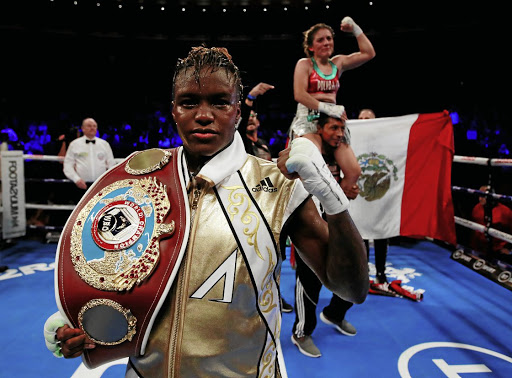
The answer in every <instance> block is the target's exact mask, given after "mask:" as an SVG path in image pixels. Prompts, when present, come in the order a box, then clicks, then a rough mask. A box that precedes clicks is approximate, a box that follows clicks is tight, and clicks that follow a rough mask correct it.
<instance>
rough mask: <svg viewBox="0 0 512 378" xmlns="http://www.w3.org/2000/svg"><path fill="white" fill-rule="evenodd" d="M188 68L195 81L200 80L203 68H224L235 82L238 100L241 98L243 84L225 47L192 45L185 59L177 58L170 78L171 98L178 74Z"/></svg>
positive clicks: (214, 69)
mask: <svg viewBox="0 0 512 378" xmlns="http://www.w3.org/2000/svg"><path fill="white" fill-rule="evenodd" d="M189 68H190V69H193V70H194V72H193V73H194V77H195V79H196V82H197V83H199V81H200V76H201V71H202V70H203V69H204V68H209V69H210V70H211V71H210V72H211V73H213V72H215V71H217V70H220V69H224V70H225V71H226V75H227V76H228V78H230V79H232V80H234V82H235V86H236V88H237V92H238V93H237V97H238V101H241V100H242V94H243V86H242V78H241V75H240V70H239V69H238V67H237V66H236V65H235V64H234V63H233V60H232V59H231V55H230V54H229V52H228V50H227V49H226V48H225V47H205V46H198V47H192V49H191V50H190V52H189V53H188V56H187V57H186V58H185V59H178V62H177V63H176V68H175V70H174V77H173V80H172V98H174V93H175V86H176V79H177V77H178V75H179V74H180V73H182V72H187V70H188V69H189Z"/></svg>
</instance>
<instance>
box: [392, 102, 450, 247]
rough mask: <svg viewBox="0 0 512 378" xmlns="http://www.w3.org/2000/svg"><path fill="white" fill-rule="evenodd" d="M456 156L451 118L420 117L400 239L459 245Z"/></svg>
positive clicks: (413, 130)
mask: <svg viewBox="0 0 512 378" xmlns="http://www.w3.org/2000/svg"><path fill="white" fill-rule="evenodd" d="M453 155H454V141H453V125H452V121H451V117H450V114H449V113H448V112H447V111H445V112H441V113H431V114H420V115H419V117H418V119H417V120H416V122H414V124H413V125H412V127H411V131H410V135H409V145H408V148H407V161H406V167H405V181H404V192H403V197H402V208H401V211H402V212H401V223H400V235H402V236H410V237H427V236H428V237H431V238H433V239H436V240H442V241H445V242H447V243H450V244H452V245H455V244H456V236H455V220H454V211H453V201H452V190H451V172H452V161H453Z"/></svg>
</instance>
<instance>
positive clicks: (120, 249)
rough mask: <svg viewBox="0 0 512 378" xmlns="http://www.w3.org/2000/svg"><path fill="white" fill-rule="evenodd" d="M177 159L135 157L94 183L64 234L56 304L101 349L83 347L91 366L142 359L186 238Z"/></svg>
mask: <svg viewBox="0 0 512 378" xmlns="http://www.w3.org/2000/svg"><path fill="white" fill-rule="evenodd" d="M177 157H178V149H171V150H161V149H150V150H146V151H142V152H138V153H134V154H133V155H131V156H130V157H129V158H128V159H126V160H125V161H124V162H122V163H120V164H118V165H117V166H115V167H114V168H112V169H111V170H109V171H108V172H106V173H105V174H104V175H103V176H102V177H100V179H98V180H97V181H96V182H95V183H94V185H93V186H92V187H91V188H90V189H89V190H88V191H87V193H86V194H85V195H84V197H83V198H82V199H81V200H80V202H79V204H78V206H77V207H76V208H75V209H74V210H73V212H72V214H71V216H70V218H69V219H68V221H67V222H66V226H65V227H64V230H63V231H62V234H61V238H60V241H59V245H58V247H57V250H58V251H57V268H56V269H57V272H56V282H57V288H56V291H57V293H56V294H58V298H57V300H58V301H60V308H61V309H62V310H63V311H64V312H65V314H66V316H67V317H68V319H69V320H70V321H71V322H72V324H73V326H74V327H75V328H77V327H79V328H81V329H82V330H83V331H84V332H85V333H86V334H87V336H88V337H89V338H91V339H92V340H93V341H94V342H95V343H96V344H97V345H96V348H94V349H91V350H84V354H83V360H84V363H85V364H86V366H87V367H89V368H94V367H97V366H99V365H101V364H104V363H106V362H109V361H113V360H117V359H119V358H123V357H127V356H138V355H140V354H144V350H145V347H146V343H147V340H148V337H149V333H150V331H151V327H152V325H153V322H154V319H155V317H156V315H157V313H158V311H159V309H160V307H161V305H162V303H163V302H164V300H165V298H166V296H167V294H168V292H169V290H170V287H171V285H172V281H173V280H174V277H175V276H176V273H177V270H178V268H179V265H180V263H181V260H182V257H183V254H184V253H185V248H186V244H187V239H188V230H189V207H188V199H187V196H186V192H185V185H184V184H183V182H184V181H183V178H182V176H181V165H180V162H179V160H180V159H178V158H177Z"/></svg>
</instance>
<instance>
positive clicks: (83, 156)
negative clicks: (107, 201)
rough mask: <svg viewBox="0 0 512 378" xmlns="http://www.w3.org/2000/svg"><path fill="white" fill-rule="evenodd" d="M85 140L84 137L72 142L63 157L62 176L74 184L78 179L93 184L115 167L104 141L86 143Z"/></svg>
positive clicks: (97, 139) (112, 155)
mask: <svg viewBox="0 0 512 378" xmlns="http://www.w3.org/2000/svg"><path fill="white" fill-rule="evenodd" d="M87 140H88V138H86V137H85V136H82V137H80V138H77V139H75V140H73V141H72V142H71V143H70V144H69V147H68V149H67V151H66V156H65V157H64V175H66V177H67V178H68V179H70V180H71V181H73V182H74V183H76V182H77V181H78V180H80V179H82V180H84V181H85V182H93V181H95V180H96V179H97V178H98V177H100V176H101V175H102V174H103V173H104V172H105V171H107V170H109V169H110V168H112V167H113V166H114V165H116V161H115V160H114V154H113V152H112V148H110V144H109V143H108V142H107V141H106V140H104V139H101V138H94V139H91V141H94V143H87V142H86V141H87Z"/></svg>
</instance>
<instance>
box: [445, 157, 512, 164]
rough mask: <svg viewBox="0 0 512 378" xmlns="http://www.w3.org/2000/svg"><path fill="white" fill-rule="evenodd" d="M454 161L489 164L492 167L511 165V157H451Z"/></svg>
mask: <svg viewBox="0 0 512 378" xmlns="http://www.w3.org/2000/svg"><path fill="white" fill-rule="evenodd" d="M453 162H454V163H467V164H477V165H491V166H494V167H510V166H512V159H489V158H483V157H475V156H459V155H455V156H454V157H453Z"/></svg>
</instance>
